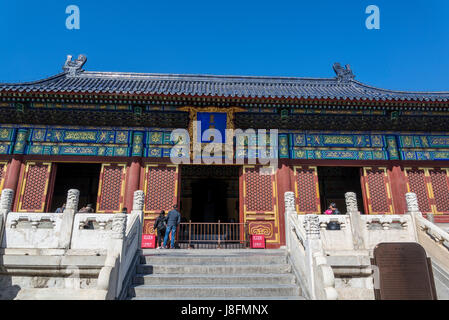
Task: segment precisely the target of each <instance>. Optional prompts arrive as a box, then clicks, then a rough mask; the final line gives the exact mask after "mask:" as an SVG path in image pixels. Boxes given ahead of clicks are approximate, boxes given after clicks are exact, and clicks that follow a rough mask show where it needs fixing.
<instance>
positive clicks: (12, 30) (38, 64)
mask: <svg viewBox="0 0 449 320" xmlns="http://www.w3.org/2000/svg"><path fill="white" fill-rule="evenodd" d="M68 5H77V6H78V7H79V9H80V29H79V30H68V29H67V28H66V26H65V21H66V18H67V17H68V14H66V13H65V10H66V7H67V6H68ZM368 5H377V6H378V7H379V8H380V30H368V29H367V28H366V27H365V20H366V18H367V17H368V14H366V13H365V8H366V7H367V6H368ZM0 32H1V39H2V41H1V45H0V46H1V50H0V82H21V81H31V80H37V79H41V78H43V77H46V76H49V75H53V74H56V73H59V72H60V71H61V67H62V65H63V63H64V61H65V57H66V55H67V54H72V55H73V56H74V57H76V56H78V54H80V53H83V54H85V55H86V56H87V58H88V61H87V63H86V65H85V66H84V68H85V69H87V70H92V71H125V72H150V73H189V74H198V73H206V74H232V75H265V76H299V77H333V76H334V72H333V70H332V64H333V62H340V63H342V64H343V65H344V64H350V65H351V67H352V69H353V71H354V73H355V75H356V79H357V80H359V81H362V82H364V83H367V84H370V85H373V86H377V87H382V88H387V89H396V90H413V91H449V1H447V0H428V1H421V0H420V1H405V0H394V1H393V0H389V1H386V0H372V1H364V0H358V1H355V0H354V1H351V0H341V1H335V0H332V1H331V0H326V1H325V0H314V1H312V0H311V1H300V0H296V1H284V0H274V1H264V0H258V1H246V0H239V1H234V0H227V1H215V0H208V1H175V0H172V1H152V0H147V1H132V0H129V1H103V0H100V1H97V0H95V1H93V0H90V1H88V0H67V1H65V0H58V1H55V0H54V1H50V0H42V1H23V0H14V1H5V0H3V1H1V2H0Z"/></svg>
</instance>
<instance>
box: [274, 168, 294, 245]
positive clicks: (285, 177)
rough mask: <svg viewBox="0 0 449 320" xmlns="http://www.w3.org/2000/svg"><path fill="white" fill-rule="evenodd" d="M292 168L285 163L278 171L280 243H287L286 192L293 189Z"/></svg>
mask: <svg viewBox="0 0 449 320" xmlns="http://www.w3.org/2000/svg"><path fill="white" fill-rule="evenodd" d="M292 175H293V172H292V169H291V168H290V167H289V166H288V165H285V164H281V167H280V168H279V169H278V171H277V191H278V210H279V212H278V213H279V231H280V236H281V238H280V239H281V243H280V245H281V246H283V245H285V203H284V194H285V193H286V192H288V191H293V186H292V183H291V176H292Z"/></svg>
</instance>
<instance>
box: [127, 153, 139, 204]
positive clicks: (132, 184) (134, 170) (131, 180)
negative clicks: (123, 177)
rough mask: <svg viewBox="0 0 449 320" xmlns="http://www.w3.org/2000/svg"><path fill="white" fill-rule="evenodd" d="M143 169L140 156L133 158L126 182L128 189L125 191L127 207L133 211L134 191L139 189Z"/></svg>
mask: <svg viewBox="0 0 449 320" xmlns="http://www.w3.org/2000/svg"><path fill="white" fill-rule="evenodd" d="M141 170H142V163H141V160H140V158H133V161H132V163H131V166H130V168H129V173H128V180H127V183H126V191H125V207H126V208H127V209H128V212H131V210H132V209H133V208H132V206H133V198H134V191H137V190H139V183H140V171H141Z"/></svg>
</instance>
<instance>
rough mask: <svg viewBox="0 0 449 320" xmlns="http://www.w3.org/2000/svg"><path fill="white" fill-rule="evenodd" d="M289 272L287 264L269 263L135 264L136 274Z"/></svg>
mask: <svg viewBox="0 0 449 320" xmlns="http://www.w3.org/2000/svg"><path fill="white" fill-rule="evenodd" d="M286 272H291V266H290V265H289V264H286V263H285V264H269V265H251V264H234V265H204V264H198V265H194V264H192V265H189V264H173V265H146V264H140V265H138V266H137V274H178V275H179V276H182V275H184V274H250V273H255V274H260V273H262V274H265V273H286Z"/></svg>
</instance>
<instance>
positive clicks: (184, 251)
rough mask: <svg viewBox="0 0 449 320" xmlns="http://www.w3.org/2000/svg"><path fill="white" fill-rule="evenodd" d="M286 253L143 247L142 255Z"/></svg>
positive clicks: (273, 250)
mask: <svg viewBox="0 0 449 320" xmlns="http://www.w3.org/2000/svg"><path fill="white" fill-rule="evenodd" d="M151 254H169V255H215V256H221V255H245V256H246V255H249V254H257V255H276V254H277V255H286V254H287V251H286V250H285V249H142V255H144V256H145V255H151Z"/></svg>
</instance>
